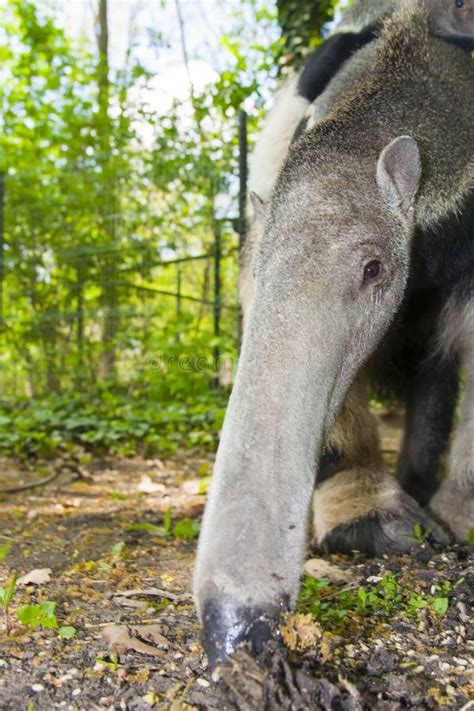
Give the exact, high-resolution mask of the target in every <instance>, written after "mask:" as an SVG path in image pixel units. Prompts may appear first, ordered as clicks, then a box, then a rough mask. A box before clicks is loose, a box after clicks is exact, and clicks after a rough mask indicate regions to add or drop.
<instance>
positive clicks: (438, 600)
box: [432, 597, 449, 615]
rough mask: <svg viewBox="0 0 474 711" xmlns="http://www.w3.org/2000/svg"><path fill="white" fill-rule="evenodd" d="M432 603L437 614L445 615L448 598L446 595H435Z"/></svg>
mask: <svg viewBox="0 0 474 711" xmlns="http://www.w3.org/2000/svg"><path fill="white" fill-rule="evenodd" d="M432 605H433V610H434V611H435V612H436V614H437V615H445V614H446V613H447V611H448V607H449V600H448V598H447V597H435V599H434V600H433V603H432Z"/></svg>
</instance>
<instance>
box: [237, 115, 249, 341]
mask: <svg viewBox="0 0 474 711" xmlns="http://www.w3.org/2000/svg"><path fill="white" fill-rule="evenodd" d="M247 123H248V117H247V113H246V112H245V111H244V110H243V109H242V110H241V111H240V113H239V267H240V265H241V262H242V252H243V249H244V245H245V237H246V234H247V183H248V136H247ZM237 340H238V344H239V349H240V345H241V343H242V311H241V308H240V299H239V298H238V297H237Z"/></svg>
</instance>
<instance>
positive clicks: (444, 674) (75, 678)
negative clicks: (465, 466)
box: [0, 419, 474, 711]
mask: <svg viewBox="0 0 474 711" xmlns="http://www.w3.org/2000/svg"><path fill="white" fill-rule="evenodd" d="M382 425H383V427H382V429H383V442H384V450H385V452H386V455H387V458H388V459H389V460H393V458H394V456H395V455H394V452H395V451H396V449H397V446H398V440H399V436H400V435H399V429H398V428H397V422H396V421H391V420H389V419H386V420H384V421H383V423H382ZM210 468H211V462H210V458H209V457H207V456H205V455H198V454H196V453H183V454H180V455H177V456H175V457H173V458H171V459H164V460H163V461H161V460H158V459H157V460H153V461H144V460H140V459H133V460H130V459H129V460H119V461H117V460H114V459H110V460H107V461H96V462H92V463H90V464H89V465H88V466H86V470H87V472H86V477H85V478H80V479H77V478H75V477H74V476H73V475H71V473H68V472H67V471H65V472H64V473H62V474H61V475H60V476H59V477H58V478H57V479H55V480H54V481H53V482H51V483H50V484H48V485H46V486H43V487H40V488H35V489H31V490H29V491H26V492H23V493H18V494H15V495H4V496H2V497H1V498H0V546H1V545H2V544H4V543H7V542H10V543H11V548H10V550H9V552H8V554H7V555H6V557H5V559H4V561H3V562H2V563H0V585H3V586H5V582H6V581H7V580H8V578H9V576H10V575H11V574H12V573H13V571H15V572H16V573H18V574H26V573H31V572H32V571H37V570H43V569H46V570H48V569H49V571H50V572H49V573H48V572H47V573H46V575H45V576H44V578H45V580H44V582H41V583H39V584H35V583H28V582H26V584H23V585H18V587H17V593H16V595H15V596H14V598H13V601H12V604H11V618H12V622H13V629H12V632H11V634H10V635H9V636H7V635H6V634H5V630H4V628H3V626H2V624H1V623H0V710H1V711H7V710H12V711H19V710H20V709H25V710H27V711H51V710H52V709H56V708H63V709H68V710H69V709H70V710H76V709H80V710H81V711H82V710H84V711H86V710H87V711H93V710H95V709H110V710H111V711H112V710H115V709H117V710H119V709H120V710H121V709H123V710H130V711H145V710H148V709H171V710H172V711H179V710H180V709H183V710H184V709H205V710H209V711H214V710H215V711H225V710H226V709H239V710H242V711H251V710H252V709H270V710H272V709H276V710H279V709H281V710H283V709H285V710H286V709H288V710H290V709H291V710H292V711H293V710H294V711H297V710H300V709H334V710H335V711H336V710H340V711H343V710H354V711H356V710H358V709H377V710H389V709H390V710H392V709H393V710H395V709H406V708H414V709H463V710H464V711H467V709H471V708H472V709H474V700H473V699H474V677H473V667H474V664H473V661H474V654H473V652H474V635H473V624H472V622H473V618H472V615H471V612H472V608H471V605H472V602H473V590H474V585H473V583H474V566H473V562H472V555H471V551H470V550H469V549H468V548H467V547H463V546H452V547H450V548H449V549H445V550H438V551H433V550H431V549H429V548H428V547H427V546H426V545H425V544H420V546H419V548H418V550H417V552H416V554H415V555H414V556H411V557H407V556H405V557H400V558H391V559H388V558H387V559H380V560H371V561H368V560H364V559H363V558H360V557H354V558H350V559H349V558H344V557H337V558H336V557H333V558H332V560H330V561H329V562H330V563H331V565H332V567H333V568H334V569H335V568H338V569H339V570H341V571H343V574H344V578H345V580H346V584H347V581H349V585H350V586H351V587H352V588H353V589H354V588H357V586H358V585H363V584H364V585H365V584H370V583H371V582H372V581H374V580H379V579H380V578H381V577H382V576H383V575H385V574H386V573H387V572H389V571H390V572H392V573H395V574H396V575H398V576H402V577H403V578H404V580H405V583H406V584H407V585H409V586H412V587H413V589H416V590H422V591H429V590H430V589H431V588H432V587H433V586H434V585H438V584H445V585H446V584H448V587H449V590H450V592H449V594H448V597H449V609H448V611H447V613H446V614H445V615H443V616H442V617H440V618H439V619H438V620H433V618H432V617H431V616H429V615H428V614H426V615H423V614H421V615H419V616H417V617H416V619H412V618H409V617H403V615H402V616H394V618H393V620H391V621H390V622H388V623H387V622H385V623H384V624H381V623H375V621H374V620H372V619H370V618H368V619H365V620H351V619H350V618H349V623H350V624H347V628H346V629H343V630H342V631H341V632H340V633H338V634H334V633H331V634H329V633H326V632H325V630H324V629H321V630H320V632H321V634H320V635H319V636H318V635H316V636H315V637H314V643H312V644H310V645H309V646H308V645H306V648H305V650H304V651H303V652H291V651H290V650H289V649H286V648H284V647H282V646H280V645H276V644H275V645H274V646H270V648H269V649H268V651H267V652H266V654H265V655H264V656H263V657H261V658H259V659H258V660H254V659H253V658H252V657H251V656H249V655H248V654H247V653H246V652H245V650H242V651H240V652H239V653H238V655H237V656H236V658H235V659H234V660H233V662H232V665H231V666H229V667H227V668H225V669H223V670H222V671H221V672H220V674H219V675H214V676H215V679H214V680H213V679H212V678H211V676H210V673H209V670H208V668H207V663H206V658H205V655H204V653H203V650H202V648H201V646H200V643H199V625H198V622H197V619H196V615H195V612H194V608H193V605H192V600H191V596H190V577H191V571H192V565H193V558H194V554H195V547H196V542H195V540H176V539H175V538H174V537H172V536H168V537H164V536H162V535H157V533H158V532H157V531H155V530H154V529H153V528H152V530H151V531H150V530H144V529H146V526H145V527H144V526H143V524H152V525H154V526H160V525H162V524H163V517H164V514H165V512H166V511H168V510H169V509H171V511H172V516H173V520H174V521H179V520H181V519H182V518H184V517H185V518H192V519H196V518H199V517H200V515H201V513H202V510H203V506H204V499H205V495H204V494H203V493H200V492H202V490H203V480H205V477H206V476H208V474H209V473H210ZM43 475H44V474H43ZM43 475H41V474H38V472H37V471H30V472H22V473H21V477H22V478H23V479H24V480H25V481H31V480H34V478H35V476H40V477H41V476H43ZM18 480H19V473H18V470H17V468H16V467H15V466H14V465H13V464H12V463H11V462H7V461H5V462H3V463H2V466H1V468H0V487H5V486H9V485H13V484H16V483H18ZM134 524H135V525H136V524H140V525H139V526H138V528H137V527H136V528H135V529H131V528H130V527H131V526H133V525H134ZM44 601H54V602H56V603H57V607H56V614H57V618H58V622H59V625H60V626H69V627H71V626H72V627H74V628H75V629H76V633H75V635H74V637H73V638H71V639H65V638H63V637H61V636H59V634H58V630H55V629H41V628H38V629H35V630H31V629H29V628H28V627H27V626H25V625H23V624H20V623H19V622H18V621H17V620H16V616H15V611H16V610H17V609H18V607H20V606H21V605H24V604H26V603H29V604H36V603H40V602H44ZM217 677H218V678H217Z"/></svg>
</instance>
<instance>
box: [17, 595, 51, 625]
mask: <svg viewBox="0 0 474 711" xmlns="http://www.w3.org/2000/svg"><path fill="white" fill-rule="evenodd" d="M55 610H56V603H55V602H50V601H47V602H41V603H39V604H38V605H23V606H22V607H20V608H19V609H18V610H17V613H16V616H17V617H18V619H19V620H20V622H22V623H23V624H24V625H27V626H28V627H30V629H33V630H35V629H36V628H37V627H43V629H57V628H58V627H59V625H58V620H57V618H56V614H55Z"/></svg>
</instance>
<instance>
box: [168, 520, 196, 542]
mask: <svg viewBox="0 0 474 711" xmlns="http://www.w3.org/2000/svg"><path fill="white" fill-rule="evenodd" d="M200 530H201V524H200V523H199V521H196V520H195V519H191V518H183V519H181V521H178V523H177V524H176V525H175V526H173V537H174V538H176V539H178V540H192V539H193V538H197V537H198V536H199V531H200Z"/></svg>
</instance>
